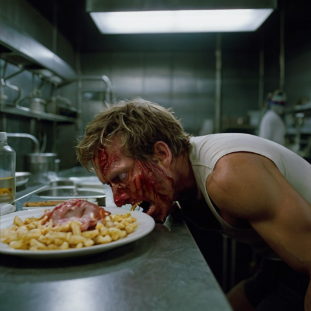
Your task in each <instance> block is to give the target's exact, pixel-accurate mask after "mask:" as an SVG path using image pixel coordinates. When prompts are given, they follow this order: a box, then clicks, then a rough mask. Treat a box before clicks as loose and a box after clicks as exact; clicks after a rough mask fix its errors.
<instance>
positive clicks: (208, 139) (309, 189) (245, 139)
mask: <svg viewBox="0 0 311 311" xmlns="http://www.w3.org/2000/svg"><path fill="white" fill-rule="evenodd" d="M190 142H191V145H192V148H191V150H190V153H189V158H190V162H191V164H192V168H193V172H194V175H195V179H196V182H197V185H198V188H199V189H200V191H201V193H202V194H203V195H204V198H205V201H206V202H207V204H208V206H209V208H210V209H211V211H212V213H213V214H214V215H215V217H216V218H217V220H218V221H219V223H220V224H221V227H222V229H223V232H222V233H223V234H224V235H226V236H228V237H230V238H233V239H235V240H237V241H240V242H244V243H248V244H249V245H250V246H251V247H252V248H253V250H254V251H255V252H257V253H259V254H260V255H261V256H263V257H268V258H271V259H278V256H277V255H276V254H275V253H274V252H273V250H272V249H271V248H270V247H269V246H268V245H267V244H266V242H265V241H264V240H263V239H262V238H261V237H260V236H259V234H258V233H257V232H256V231H255V230H254V229H253V228H250V229H239V228H235V227H232V226H231V225H229V224H228V223H226V222H225V221H224V220H223V219H222V218H221V217H220V215H219V214H218V212H217V210H216V209H215V207H214V206H213V204H212V202H211V199H210V197H209V195H208V193H207V191H206V180H207V177H208V175H209V174H210V173H211V172H212V171H213V170H214V167H215V165H216V163H217V161H218V160H219V159H220V158H221V157H223V156H225V155H226V154H229V153H232V152H239V151H241V152H252V153H256V154H260V155H263V156H265V157H267V158H269V159H270V160H271V161H272V162H274V164H275V165H276V166H277V167H278V169H279V170H280V172H281V173H282V174H283V176H284V177H285V178H286V179H287V180H288V181H289V183H290V184H291V185H292V186H293V187H294V188H295V189H296V190H297V191H298V192H299V193H300V194H301V195H302V196H303V197H304V198H305V199H306V200H307V201H308V202H309V203H310V204H311V165H310V164H309V163H308V162H307V161H305V160H304V159H303V158H301V157H300V156H298V155H297V154H295V153H294V152H292V151H290V150H289V149H287V148H285V147H283V146H281V145H279V144H277V143H274V142H272V141H270V140H267V139H263V138H260V137H257V136H253V135H248V134H212V135H207V136H199V137H192V138H191V139H190Z"/></svg>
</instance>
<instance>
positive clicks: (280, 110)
mask: <svg viewBox="0 0 311 311" xmlns="http://www.w3.org/2000/svg"><path fill="white" fill-rule="evenodd" d="M285 102H286V94H285V92H283V91H281V90H276V91H274V93H273V94H272V96H271V98H269V101H268V109H267V111H266V113H265V114H264V116H263V118H262V120H261V122H260V126H259V137H263V138H266V139H269V140H272V141H274V142H276V143H278V144H280V145H283V146H284V145H285V134H286V128H285V123H284V121H283V119H282V117H283V114H284V105H285Z"/></svg>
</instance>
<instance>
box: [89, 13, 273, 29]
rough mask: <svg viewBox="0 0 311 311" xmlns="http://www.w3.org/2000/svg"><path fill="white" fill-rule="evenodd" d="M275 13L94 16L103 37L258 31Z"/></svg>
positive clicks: (101, 14)
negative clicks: (140, 34) (111, 35)
mask: <svg viewBox="0 0 311 311" xmlns="http://www.w3.org/2000/svg"><path fill="white" fill-rule="evenodd" d="M272 11H273V9H234V10H190V11H184V10H183V11H139V12H92V13H90V14H91V17H92V18H93V20H94V22H95V24H96V26H97V27H98V29H99V30H100V32H101V33H103V34H133V33H136V34H137V33H191V32H192V33H194V32H233V31H234V32H236V31H255V30H256V29H257V28H258V27H259V26H260V25H261V24H262V23H263V22H264V21H265V20H266V19H267V18H268V16H269V15H270V14H271V13H272Z"/></svg>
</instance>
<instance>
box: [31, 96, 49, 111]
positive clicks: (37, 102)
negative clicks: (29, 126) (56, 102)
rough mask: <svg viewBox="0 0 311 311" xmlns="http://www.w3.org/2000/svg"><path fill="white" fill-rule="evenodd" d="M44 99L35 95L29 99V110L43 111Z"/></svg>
mask: <svg viewBox="0 0 311 311" xmlns="http://www.w3.org/2000/svg"><path fill="white" fill-rule="evenodd" d="M45 104H46V101H45V100H44V99H42V98H39V97H35V98H31V99H30V110H32V111H34V112H45Z"/></svg>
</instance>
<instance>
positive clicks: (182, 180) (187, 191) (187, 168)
mask: <svg viewBox="0 0 311 311" xmlns="http://www.w3.org/2000/svg"><path fill="white" fill-rule="evenodd" d="M171 170H172V172H173V176H174V180H175V189H174V198H173V199H174V200H175V201H177V200H178V199H180V198H183V197H188V198H190V199H196V197H197V184H196V180H195V177H194V173H193V170H192V166H191V163H190V161H189V156H188V153H185V154H183V155H181V156H180V157H178V158H175V159H174V160H173V161H172V163H171Z"/></svg>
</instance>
